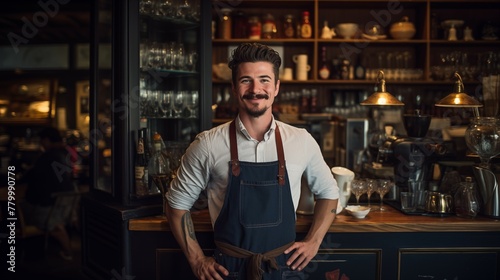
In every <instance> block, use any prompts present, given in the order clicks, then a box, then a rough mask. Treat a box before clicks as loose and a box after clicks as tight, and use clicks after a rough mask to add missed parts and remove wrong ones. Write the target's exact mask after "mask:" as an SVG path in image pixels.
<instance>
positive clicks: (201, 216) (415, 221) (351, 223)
mask: <svg viewBox="0 0 500 280" xmlns="http://www.w3.org/2000/svg"><path fill="white" fill-rule="evenodd" d="M385 208H386V209H387V211H385V212H380V211H377V210H373V211H371V212H370V213H369V214H368V215H367V216H366V217H365V218H364V219H356V218H354V217H352V216H350V215H349V214H347V213H345V211H342V212H341V213H340V214H338V215H337V218H336V219H335V222H334V223H333V224H332V225H331V226H330V230H329V232H346V233H347V232H472V231H478V232H481V231H484V232H487V231H498V232H500V220H497V219H490V218H487V217H483V216H477V217H476V218H474V219H466V218H460V217H456V216H454V215H448V216H441V217H440V216H438V215H436V216H431V215H430V216H419V215H406V214H403V213H402V212H400V211H399V210H397V209H394V208H393V207H391V206H387V205H386V206H385ZM191 216H192V218H193V222H194V225H195V229H196V231H199V232H211V231H212V224H211V223H210V217H209V215H208V210H199V211H193V212H191ZM311 219H312V216H308V215H297V232H307V231H308V229H309V226H310V224H311ZM129 230H131V231H169V230H170V227H169V225H168V222H167V220H166V218H165V217H164V216H152V217H146V218H138V219H131V220H130V222H129Z"/></svg>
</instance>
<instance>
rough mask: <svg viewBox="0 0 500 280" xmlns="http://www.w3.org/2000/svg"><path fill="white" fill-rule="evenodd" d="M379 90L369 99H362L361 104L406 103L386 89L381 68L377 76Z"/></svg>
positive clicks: (388, 104) (395, 104)
mask: <svg viewBox="0 0 500 280" xmlns="http://www.w3.org/2000/svg"><path fill="white" fill-rule="evenodd" d="M377 83H378V86H377V88H378V91H377V92H374V93H373V94H372V95H370V96H368V98H367V99H365V100H363V101H361V102H360V103H359V104H361V105H365V106H404V105H405V104H404V103H403V102H401V101H399V100H398V99H397V98H396V97H394V96H393V95H392V94H390V93H388V92H387V91H386V90H385V79H384V72H383V71H382V70H380V71H379V72H378V77H377Z"/></svg>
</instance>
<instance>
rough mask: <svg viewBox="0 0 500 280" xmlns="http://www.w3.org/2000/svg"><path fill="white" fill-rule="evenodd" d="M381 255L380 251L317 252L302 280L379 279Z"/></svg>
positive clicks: (328, 250)
mask: <svg viewBox="0 0 500 280" xmlns="http://www.w3.org/2000/svg"><path fill="white" fill-rule="evenodd" d="M381 255H382V250H381V249H361V250H360V249H336V250H331V249H324V250H319V252H318V254H317V255H316V257H314V259H313V260H311V262H310V263H309V265H307V267H306V268H305V269H304V274H305V278H304V279H328V280H330V279H366V280H369V279H380V272H381V268H380V266H381V261H382V260H381ZM361 267H362V269H360V268H361Z"/></svg>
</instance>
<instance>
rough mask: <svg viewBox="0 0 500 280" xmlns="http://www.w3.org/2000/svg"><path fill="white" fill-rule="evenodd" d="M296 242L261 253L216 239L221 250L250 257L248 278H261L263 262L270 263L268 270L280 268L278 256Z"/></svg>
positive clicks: (233, 255)
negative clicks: (277, 261) (277, 260)
mask: <svg viewBox="0 0 500 280" xmlns="http://www.w3.org/2000/svg"><path fill="white" fill-rule="evenodd" d="M293 243H294V242H290V243H288V244H285V245H283V246H281V247H278V248H276V249H273V250H271V251H268V252H265V253H262V254H259V253H254V252H251V251H248V250H245V249H242V248H239V247H236V246H233V245H231V244H228V243H225V242H219V241H217V240H216V241H215V245H217V248H219V250H220V251H221V252H222V253H224V254H226V255H228V256H231V257H235V258H241V259H246V258H249V261H248V264H247V275H246V276H247V278H246V279H248V280H261V279H262V274H263V273H264V270H263V269H262V268H261V264H262V263H263V262H265V263H267V264H268V266H267V267H268V272H271V269H274V270H278V269H279V267H278V264H277V263H276V257H277V256H279V255H281V254H283V252H284V251H285V250H286V249H288V248H289V247H290V246H292V245H293Z"/></svg>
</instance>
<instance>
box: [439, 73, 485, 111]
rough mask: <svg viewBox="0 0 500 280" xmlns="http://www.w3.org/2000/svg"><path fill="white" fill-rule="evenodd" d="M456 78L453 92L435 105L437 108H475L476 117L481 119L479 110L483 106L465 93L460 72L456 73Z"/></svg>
mask: <svg viewBox="0 0 500 280" xmlns="http://www.w3.org/2000/svg"><path fill="white" fill-rule="evenodd" d="M454 77H455V85H454V87H453V92H452V93H450V94H448V95H447V96H446V97H444V98H443V99H441V100H439V102H438V103H436V104H434V105H435V106H437V107H461V108H473V113H474V116H476V117H479V109H478V108H479V107H483V104H481V103H480V102H479V101H477V100H476V99H475V98H474V97H472V96H470V95H468V94H467V93H465V92H464V83H463V81H462V77H460V75H459V74H458V72H455V76H454Z"/></svg>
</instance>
